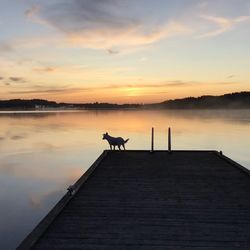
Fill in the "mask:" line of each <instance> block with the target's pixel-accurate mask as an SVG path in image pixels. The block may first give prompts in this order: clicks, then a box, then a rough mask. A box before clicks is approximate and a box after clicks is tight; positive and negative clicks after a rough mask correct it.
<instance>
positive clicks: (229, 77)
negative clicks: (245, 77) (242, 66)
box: [227, 75, 236, 79]
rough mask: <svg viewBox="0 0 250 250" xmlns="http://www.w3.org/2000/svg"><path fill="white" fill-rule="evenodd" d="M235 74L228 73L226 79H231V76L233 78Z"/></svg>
mask: <svg viewBox="0 0 250 250" xmlns="http://www.w3.org/2000/svg"><path fill="white" fill-rule="evenodd" d="M235 77H236V76H235V75H229V76H227V79H231V78H235Z"/></svg>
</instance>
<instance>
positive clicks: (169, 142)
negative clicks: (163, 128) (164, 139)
mask: <svg viewBox="0 0 250 250" xmlns="http://www.w3.org/2000/svg"><path fill="white" fill-rule="evenodd" d="M168 153H171V128H168Z"/></svg>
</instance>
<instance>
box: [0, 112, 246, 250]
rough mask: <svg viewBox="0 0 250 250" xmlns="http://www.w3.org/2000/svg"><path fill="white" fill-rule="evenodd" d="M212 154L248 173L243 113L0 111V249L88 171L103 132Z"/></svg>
mask: <svg viewBox="0 0 250 250" xmlns="http://www.w3.org/2000/svg"><path fill="white" fill-rule="evenodd" d="M152 126H154V127H155V131H156V135H155V141H156V145H155V148H156V149H166V148H167V128H168V127H169V126H171V127H172V129H173V148H174V149H217V150H223V152H224V153H225V154H226V155H228V156H230V157H232V158H233V159H234V160H236V161H238V162H240V163H241V164H243V165H245V166H246V167H249V168H250V155H249V152H248V149H249V147H250V133H249V132H250V111H248V110H242V111H238V110H234V111H230V110H227V111H222V110H220V111H208V110H205V111H204V110H202V111H201V110H200V111H192V110H187V111H180V110H179V111H166V110H160V111H138V110H137V111H136V110H134V111H82V112H47V113H46V112H42V113H39V112H27V113H20V112H17V113H6V112H5V113H0V183H1V189H0V202H1V208H0V216H1V218H0V219H1V224H0V249H13V248H14V247H15V246H16V245H17V244H18V243H19V242H20V240H22V239H23V238H24V236H25V235H26V234H27V233H28V232H29V231H30V230H31V229H33V227H34V226H35V225H36V224H37V223H38V221H39V220H40V219H41V218H42V217H43V216H44V215H45V214H46V213H47V212H48V211H49V210H50V209H51V207H52V206H53V205H54V204H55V203H56V202H57V201H58V200H59V199H60V198H61V197H62V195H63V194H64V193H65V192H66V189H67V187H68V186H69V185H70V184H72V183H74V182H75V181H76V180H77V179H78V178H79V176H80V175H81V174H82V173H83V172H84V171H85V170H86V169H87V168H88V167H89V166H90V165H91V163H92V162H93V161H94V160H95V159H96V158H97V157H98V155H99V154H100V153H101V152H102V151H103V149H105V148H108V144H107V142H105V141H103V140H102V139H101V138H102V137H101V136H102V134H103V133H104V132H109V133H110V134H111V135H114V136H116V135H119V136H123V137H126V138H130V141H129V143H128V144H127V145H126V146H127V148H128V149H149V148H150V128H151V127H152Z"/></svg>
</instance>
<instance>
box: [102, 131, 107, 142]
mask: <svg viewBox="0 0 250 250" xmlns="http://www.w3.org/2000/svg"><path fill="white" fill-rule="evenodd" d="M107 136H108V132H106V134H103V135H102V139H103V140H105V139H107Z"/></svg>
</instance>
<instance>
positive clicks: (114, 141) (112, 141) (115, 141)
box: [102, 133, 129, 150]
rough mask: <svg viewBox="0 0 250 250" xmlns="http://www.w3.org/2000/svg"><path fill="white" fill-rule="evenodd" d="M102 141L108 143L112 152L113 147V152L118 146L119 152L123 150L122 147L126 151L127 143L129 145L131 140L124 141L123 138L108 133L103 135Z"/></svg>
mask: <svg viewBox="0 0 250 250" xmlns="http://www.w3.org/2000/svg"><path fill="white" fill-rule="evenodd" d="M102 139H103V140H107V141H108V143H109V146H110V149H111V150H112V146H113V150H115V147H116V146H118V148H119V150H121V146H122V147H123V149H124V150H125V143H127V142H128V140H129V139H127V140H124V139H123V138H122V137H112V136H110V135H109V134H108V133H106V134H103V137H102Z"/></svg>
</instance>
